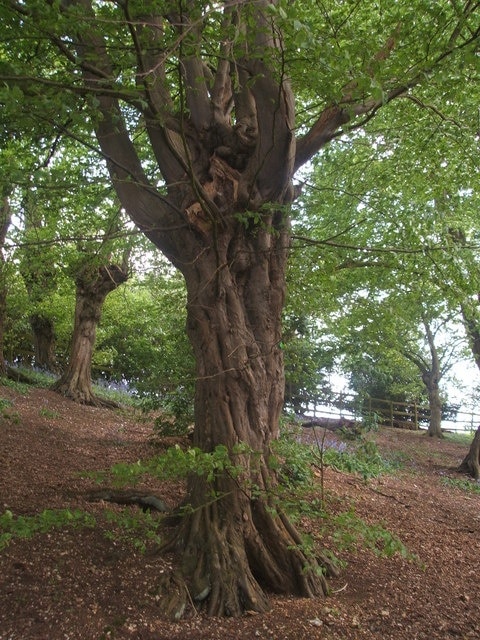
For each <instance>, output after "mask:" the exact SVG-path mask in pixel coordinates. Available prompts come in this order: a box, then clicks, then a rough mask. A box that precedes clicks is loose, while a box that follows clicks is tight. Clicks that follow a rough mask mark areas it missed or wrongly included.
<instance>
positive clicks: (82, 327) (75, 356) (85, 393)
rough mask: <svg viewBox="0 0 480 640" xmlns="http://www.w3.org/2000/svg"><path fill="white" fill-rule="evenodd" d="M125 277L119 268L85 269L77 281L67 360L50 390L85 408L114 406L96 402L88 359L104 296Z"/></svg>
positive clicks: (97, 399)
mask: <svg viewBox="0 0 480 640" xmlns="http://www.w3.org/2000/svg"><path fill="white" fill-rule="evenodd" d="M127 277H128V275H127V273H126V271H124V270H123V269H122V268H121V267H119V266H117V265H110V266H106V267H100V268H97V267H95V268H93V269H91V268H90V269H85V270H84V271H83V272H82V273H81V274H80V275H79V276H78V278H77V291H76V301H75V321H74V329H73V336H72V345H71V349H70V360H69V364H68V367H67V369H66V371H65V373H64V374H63V375H62V376H61V378H60V379H59V380H57V382H56V383H55V384H54V385H53V387H52V388H53V390H54V391H57V392H58V393H61V394H62V395H64V396H66V397H68V398H71V399H72V400H74V401H75V402H79V403H81V404H89V405H114V404H115V403H110V402H107V401H105V400H100V399H99V398H97V397H96V396H95V394H94V392H93V388H92V358H93V350H94V347H95V337H96V333H97V326H98V323H99V322H100V318H101V315H102V307H103V303H104V301H105V298H106V297H107V295H108V294H109V293H110V292H111V291H113V290H114V289H116V288H117V287H118V285H119V284H121V283H122V282H125V280H126V279H127Z"/></svg>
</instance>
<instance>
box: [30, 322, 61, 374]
mask: <svg viewBox="0 0 480 640" xmlns="http://www.w3.org/2000/svg"><path fill="white" fill-rule="evenodd" d="M30 326H31V327H32V333H33V347H34V354H35V366H36V367H38V368H40V369H43V370H44V371H51V372H52V373H56V372H58V364H57V358H56V353H55V348H56V336H55V327H54V324H53V320H52V319H51V318H48V317H47V316H44V315H42V314H39V313H35V314H34V315H32V317H31V318H30Z"/></svg>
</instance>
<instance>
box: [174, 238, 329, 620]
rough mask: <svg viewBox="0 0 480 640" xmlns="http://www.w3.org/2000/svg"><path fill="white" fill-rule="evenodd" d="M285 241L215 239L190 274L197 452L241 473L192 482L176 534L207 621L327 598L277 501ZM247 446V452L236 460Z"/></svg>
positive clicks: (192, 591) (188, 578)
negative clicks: (216, 453) (287, 597)
mask: <svg viewBox="0 0 480 640" xmlns="http://www.w3.org/2000/svg"><path fill="white" fill-rule="evenodd" d="M282 242H285V238H283V237H281V238H277V239H275V238H274V237H273V234H272V233H271V232H269V231H262V230H260V229H259V231H258V235H257V236H256V237H255V239H254V240H251V242H250V243H247V242H246V243H245V245H244V246H243V247H242V248H240V247H239V246H238V236H237V237H236V238H235V239H233V238H232V241H231V243H230V245H233V244H236V247H235V253H232V252H231V251H230V249H231V248H232V247H231V246H225V245H224V246H223V247H222V246H221V244H222V243H221V239H219V243H218V244H217V247H216V252H214V251H211V252H210V255H209V254H204V255H203V256H201V257H199V258H198V260H197V262H196V263H195V265H194V267H192V268H191V269H189V270H187V271H186V273H185V275H186V282H187V289H188V321H187V322H188V326H187V329H188V333H189V336H190V339H191V342H192V345H193V348H194V350H195V356H196V363H197V385H196V398H195V431H194V445H195V446H198V447H199V448H200V449H202V450H203V451H206V452H210V451H212V450H213V449H214V448H215V446H217V445H219V444H221V445H223V446H225V447H227V449H228V451H229V452H230V455H231V459H232V462H233V463H234V464H235V465H237V466H239V468H240V469H241V472H240V473H239V475H238V477H236V478H232V477H229V476H228V475H220V476H218V477H217V478H215V480H214V482H213V483H212V484H210V485H209V484H207V483H206V482H199V479H198V476H195V477H194V478H192V479H191V481H190V482H189V487H188V489H189V491H188V501H189V510H188V515H186V516H185V517H184V518H183V521H182V523H181V525H180V527H179V531H178V535H177V537H176V547H177V549H178V550H179V551H180V552H181V555H182V559H183V560H182V565H183V575H184V578H185V580H186V584H187V588H188V591H189V593H190V595H191V597H192V598H193V600H194V601H196V602H197V603H204V604H205V606H206V609H207V611H208V613H209V614H210V615H218V616H219V615H240V614H241V613H243V612H244V611H245V610H252V611H265V610H267V609H268V607H269V603H268V597H267V595H266V591H272V592H277V593H292V594H297V595H301V596H307V597H308V596H314V595H319V594H323V593H325V592H326V582H325V578H324V577H323V575H322V572H321V570H320V566H319V565H318V563H317V560H315V559H313V558H307V556H306V555H305V553H304V551H303V550H302V549H301V539H300V536H299V534H298V533H297V532H296V531H295V529H294V527H293V526H292V525H291V524H290V523H289V521H288V520H287V518H286V517H285V516H284V515H283V514H282V513H281V510H280V509H279V507H278V505H275V504H274V502H273V498H272V495H273V494H274V491H273V490H274V488H275V484H276V478H275V476H274V473H273V472H272V470H271V469H270V468H269V459H270V456H271V450H270V445H271V441H272V439H274V438H277V437H278V432H279V418H280V414H281V411H282V405H283V389H284V379H283V362H282V352H281V349H280V347H279V343H280V336H281V327H280V317H281V310H282V305H283V298H284V281H283V275H284V269H283V267H284V261H285V254H286V248H285V246H282ZM227 244H228V243H227ZM262 244H263V249H262ZM258 255H260V256H261V257H260V259H258V258H257V257H255V256H258ZM227 256H230V257H229V259H227ZM250 260H254V264H247V262H249V261H250ZM205 283H208V284H205ZM239 443H244V444H245V445H247V447H248V451H249V452H251V453H248V452H247V453H242V454H241V455H240V454H235V453H234V448H235V445H238V444H239ZM212 492H213V493H212ZM183 604H184V603H183V602H182V600H181V599H180V600H179V601H178V603H177V607H176V608H175V609H174V610H169V611H170V614H172V615H174V616H175V615H179V613H180V609H181V608H182V606H183Z"/></svg>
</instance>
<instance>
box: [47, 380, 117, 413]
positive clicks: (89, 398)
mask: <svg viewBox="0 0 480 640" xmlns="http://www.w3.org/2000/svg"><path fill="white" fill-rule="evenodd" d="M51 389H52V391H55V392H56V393H59V394H60V395H62V396H64V397H65V398H68V399H69V400H73V402H76V403H78V404H84V405H87V406H89V407H101V408H103V409H118V408H119V407H120V404H119V403H118V402H115V401H114V400H107V399H106V398H99V397H98V396H96V395H95V394H94V393H93V392H92V391H90V390H88V391H84V390H81V389H72V388H71V387H70V386H68V385H66V384H62V383H61V381H57V382H55V383H54V384H53V385H52V386H51Z"/></svg>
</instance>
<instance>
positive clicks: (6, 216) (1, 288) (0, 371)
mask: <svg viewBox="0 0 480 640" xmlns="http://www.w3.org/2000/svg"><path fill="white" fill-rule="evenodd" d="M10 222H11V211H10V202H9V199H8V193H6V194H4V196H3V200H2V203H1V205H0V376H6V375H7V366H6V363H5V353H4V346H5V345H4V338H5V318H6V310H7V276H6V273H5V254H4V245H5V239H6V237H7V233H8V228H9V226H10Z"/></svg>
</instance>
